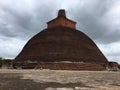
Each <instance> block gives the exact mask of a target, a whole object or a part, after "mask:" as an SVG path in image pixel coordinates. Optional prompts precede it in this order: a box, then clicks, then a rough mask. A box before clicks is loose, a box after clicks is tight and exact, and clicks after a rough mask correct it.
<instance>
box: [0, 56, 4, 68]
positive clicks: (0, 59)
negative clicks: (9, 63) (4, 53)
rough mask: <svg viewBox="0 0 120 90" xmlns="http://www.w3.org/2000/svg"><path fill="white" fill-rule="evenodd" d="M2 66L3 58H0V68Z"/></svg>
mask: <svg viewBox="0 0 120 90" xmlns="http://www.w3.org/2000/svg"><path fill="white" fill-rule="evenodd" d="M2 64H3V58H2V57H0V67H1V66H2Z"/></svg>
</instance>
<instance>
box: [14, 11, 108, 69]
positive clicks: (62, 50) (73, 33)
mask: <svg viewBox="0 0 120 90" xmlns="http://www.w3.org/2000/svg"><path fill="white" fill-rule="evenodd" d="M107 63H108V61H107V59H106V57H105V56H104V55H103V53H102V52H101V51H100V50H99V48H98V47H97V45H96V44H95V43H94V42H93V41H92V40H91V39H90V38H89V37H88V36H87V35H86V34H84V33H83V32H81V31H80V30H77V29H76V22H74V21H72V20H70V19H68V18H67V17H66V14H65V10H64V9H61V10H59V12H58V16H57V17H56V18H55V19H53V20H51V21H49V22H47V28H46V29H44V30H42V31H41V32H39V33H38V34H36V35H35V36H33V37H32V38H31V39H30V40H29V41H28V42H27V44H26V45H25V46H24V48H23V50H22V51H21V52H20V54H19V55H18V56H17V57H16V58H15V63H14V67H16V68H17V67H21V68H40V69H53V70H106V65H107Z"/></svg>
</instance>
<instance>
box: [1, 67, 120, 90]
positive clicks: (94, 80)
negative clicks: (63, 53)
mask: <svg viewBox="0 0 120 90" xmlns="http://www.w3.org/2000/svg"><path fill="white" fill-rule="evenodd" d="M0 90H120V72H108V71H61V70H59V71H54V70H5V69H1V70H0Z"/></svg>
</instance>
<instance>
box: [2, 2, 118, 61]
mask: <svg viewBox="0 0 120 90" xmlns="http://www.w3.org/2000/svg"><path fill="white" fill-rule="evenodd" d="M59 9H65V10H66V13H67V17H68V18H70V19H72V20H74V21H76V22H77V29H79V30H81V31H82V32H84V33H85V34H87V35H88V36H89V37H90V38H92V39H93V40H94V42H95V43H96V44H97V46H98V47H99V48H100V50H101V51H102V52H103V54H104V55H105V56H106V57H107V59H108V60H109V61H117V62H119V63H120V0H0V57H3V58H11V59H12V58H15V57H16V56H17V55H18V54H19V52H20V51H21V50H22V48H23V46H24V45H25V44H26V42H27V41H28V40H29V39H30V38H31V37H33V36H34V35H35V34H37V33H38V32H40V31H41V30H43V29H45V28H46V27H47V25H46V22H48V21H50V20H51V19H53V18H55V17H56V15H57V12H58V10H59Z"/></svg>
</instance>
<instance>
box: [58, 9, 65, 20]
mask: <svg viewBox="0 0 120 90" xmlns="http://www.w3.org/2000/svg"><path fill="white" fill-rule="evenodd" d="M58 17H65V18H66V13H65V10H64V9H60V10H59V12H58Z"/></svg>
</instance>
